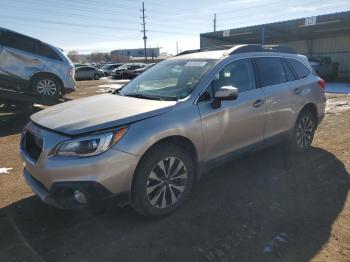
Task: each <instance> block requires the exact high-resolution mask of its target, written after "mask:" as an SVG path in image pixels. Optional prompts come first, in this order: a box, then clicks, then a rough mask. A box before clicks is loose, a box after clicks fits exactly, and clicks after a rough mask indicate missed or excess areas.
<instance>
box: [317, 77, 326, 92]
mask: <svg viewBox="0 0 350 262" xmlns="http://www.w3.org/2000/svg"><path fill="white" fill-rule="evenodd" d="M318 84H319V85H320V87H321V88H322V89H323V91H324V90H325V89H326V81H325V80H324V79H322V78H321V77H319V78H318Z"/></svg>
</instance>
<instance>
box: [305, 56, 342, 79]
mask: <svg viewBox="0 0 350 262" xmlns="http://www.w3.org/2000/svg"><path fill="white" fill-rule="evenodd" d="M309 61H310V64H311V66H312V67H313V69H314V70H315V72H316V73H317V74H318V75H319V76H320V77H322V78H324V79H331V80H333V79H335V78H336V77H337V75H338V67H339V63H333V62H332V59H331V58H330V57H329V56H314V57H310V58H309Z"/></svg>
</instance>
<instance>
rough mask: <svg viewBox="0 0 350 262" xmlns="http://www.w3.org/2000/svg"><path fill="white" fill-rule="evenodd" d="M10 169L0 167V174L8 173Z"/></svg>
mask: <svg viewBox="0 0 350 262" xmlns="http://www.w3.org/2000/svg"><path fill="white" fill-rule="evenodd" d="M12 169H13V168H12V167H0V174H10V170H12Z"/></svg>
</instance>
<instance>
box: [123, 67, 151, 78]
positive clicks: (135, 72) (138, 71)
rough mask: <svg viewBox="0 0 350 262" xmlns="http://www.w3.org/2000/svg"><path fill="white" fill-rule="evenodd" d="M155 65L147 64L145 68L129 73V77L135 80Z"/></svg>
mask: <svg viewBox="0 0 350 262" xmlns="http://www.w3.org/2000/svg"><path fill="white" fill-rule="evenodd" d="M154 65H155V63H150V64H146V65H145V66H144V67H141V68H139V69H136V70H134V71H133V72H129V73H128V77H129V78H130V79H133V78H135V77H137V76H139V75H141V74H142V73H143V72H145V71H146V70H148V69H149V68H151V67H152V66H154Z"/></svg>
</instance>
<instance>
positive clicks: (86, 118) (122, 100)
mask: <svg viewBox="0 0 350 262" xmlns="http://www.w3.org/2000/svg"><path fill="white" fill-rule="evenodd" d="M175 104H176V102H175V101H158V100H148V99H140V98H133V97H125V96H119V95H113V94H103V95H97V96H92V97H87V98H82V99H78V100H74V101H71V102H65V103H62V104H59V105H56V106H53V107H50V108H47V109H45V110H43V111H41V112H38V113H36V114H34V115H32V116H31V120H32V121H33V122H34V123H36V124H38V125H40V126H42V127H45V128H48V129H52V130H55V131H58V132H61V133H64V134H67V135H78V134H83V133H89V132H94V131H98V130H103V129H108V128H113V127H117V126H122V125H127V124H130V123H132V122H136V121H140V120H143V119H146V118H150V117H154V116H157V115H160V114H164V113H167V112H168V111H170V110H171V109H172V108H173V106H174V105H175Z"/></svg>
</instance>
